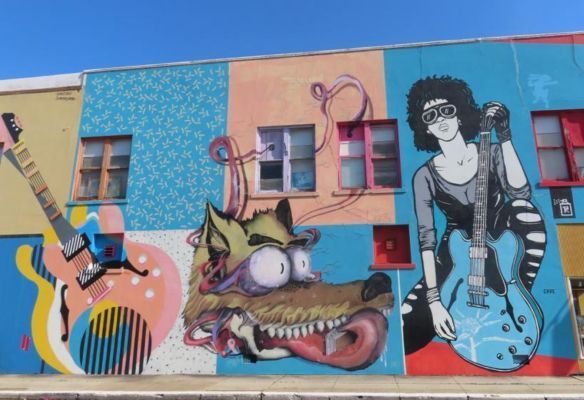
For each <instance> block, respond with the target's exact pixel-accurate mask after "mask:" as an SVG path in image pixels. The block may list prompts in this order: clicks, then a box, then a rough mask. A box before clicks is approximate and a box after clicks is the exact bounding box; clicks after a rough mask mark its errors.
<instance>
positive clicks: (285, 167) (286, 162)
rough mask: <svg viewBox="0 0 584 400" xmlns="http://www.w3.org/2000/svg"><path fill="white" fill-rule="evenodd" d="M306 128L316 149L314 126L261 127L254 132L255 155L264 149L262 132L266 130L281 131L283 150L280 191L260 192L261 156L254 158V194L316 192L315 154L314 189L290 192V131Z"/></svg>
mask: <svg viewBox="0 0 584 400" xmlns="http://www.w3.org/2000/svg"><path fill="white" fill-rule="evenodd" d="M301 128H308V129H311V130H312V134H313V142H312V143H313V148H314V149H316V129H315V125H314V124H306V125H285V126H262V127H259V128H258V129H257V132H256V154H260V153H261V152H262V151H263V150H264V149H263V148H262V132H265V131H267V130H271V129H272V130H275V129H281V130H282V137H283V141H284V150H283V153H282V191H281V192H280V191H278V190H261V186H260V178H261V168H260V163H261V162H262V161H261V156H259V155H258V156H257V157H256V174H255V188H256V190H255V192H256V193H311V192H315V191H316V154H315V155H314V158H313V160H314V188H313V189H312V190H292V174H291V173H290V169H291V168H290V152H289V149H290V130H291V129H301Z"/></svg>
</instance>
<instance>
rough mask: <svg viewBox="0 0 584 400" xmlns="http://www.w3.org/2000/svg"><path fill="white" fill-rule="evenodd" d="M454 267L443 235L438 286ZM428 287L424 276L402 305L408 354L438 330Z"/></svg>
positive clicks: (438, 257)
mask: <svg viewBox="0 0 584 400" xmlns="http://www.w3.org/2000/svg"><path fill="white" fill-rule="evenodd" d="M451 269H452V258H451V257H450V252H449V251H448V237H447V236H445V237H443V239H442V241H441V242H440V246H439V247H438V254H437V256H436V280H437V283H438V287H440V286H442V283H443V282H444V280H445V279H446V276H448V273H449V272H450V270H451ZM427 291H428V288H427V286H426V281H425V280H424V278H422V279H420V280H419V281H418V282H417V283H416V285H415V286H414V287H413V288H412V290H410V292H409V293H408V295H407V296H406V298H405V299H404V301H403V303H402V306H401V315H402V320H403V335H404V351H405V353H406V354H410V353H413V352H415V351H418V350H420V349H421V348H422V347H424V346H426V345H427V344H428V343H430V342H431V341H432V339H433V338H434V336H436V332H435V331H434V324H433V322H432V314H431V312H430V307H429V306H428V302H427V301H426V292H427Z"/></svg>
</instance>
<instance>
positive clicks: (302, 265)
mask: <svg viewBox="0 0 584 400" xmlns="http://www.w3.org/2000/svg"><path fill="white" fill-rule="evenodd" d="M287 253H288V255H289V256H290V259H291V260H292V279H294V280H295V281H304V280H306V279H307V278H311V277H312V274H311V273H310V269H311V266H310V253H308V252H307V251H306V250H304V249H302V248H300V247H292V248H290V249H288V250H287Z"/></svg>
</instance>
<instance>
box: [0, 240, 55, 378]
mask: <svg viewBox="0 0 584 400" xmlns="http://www.w3.org/2000/svg"><path fill="white" fill-rule="evenodd" d="M42 242H43V237H42V236H40V235H38V236H19V237H0V254H1V255H2V257H1V258H0V282H2V289H1V290H0V315H2V320H3V321H5V323H4V324H3V325H2V334H1V336H0V338H1V340H0V373H2V374H39V373H55V372H56V371H55V370H53V369H52V368H51V367H49V366H47V365H45V363H44V362H43V361H42V359H41V358H40V356H39V354H38V353H37V352H36V349H35V347H34V343H33V341H32V332H31V320H32V310H33V308H34V303H35V301H36V298H37V294H38V291H37V288H36V286H35V284H34V283H32V282H30V281H29V280H28V279H26V278H25V277H24V276H22V275H21V274H20V272H19V271H18V268H17V266H16V251H17V250H18V248H19V247H20V246H23V245H29V246H32V247H33V248H34V249H35V250H34V252H33V260H32V264H33V266H34V268H35V270H36V271H37V272H38V273H39V274H40V275H41V276H45V277H48V276H49V274H48V272H47V270H46V269H45V268H44V265H43V263H42V255H41V254H42V253H41V251H42V249H41V244H42ZM23 335H26V336H28V337H29V338H30V345H29V346H28V349H23V348H22V347H21V344H22V337H23Z"/></svg>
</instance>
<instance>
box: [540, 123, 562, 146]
mask: <svg viewBox="0 0 584 400" xmlns="http://www.w3.org/2000/svg"><path fill="white" fill-rule="evenodd" d="M533 124H534V126H535V133H536V135H537V145H538V146H550V147H563V146H564V140H563V138H562V127H561V125H560V118H559V117H557V116H555V115H545V116H537V117H534V118H533Z"/></svg>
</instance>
